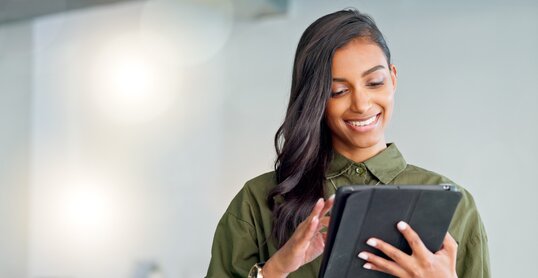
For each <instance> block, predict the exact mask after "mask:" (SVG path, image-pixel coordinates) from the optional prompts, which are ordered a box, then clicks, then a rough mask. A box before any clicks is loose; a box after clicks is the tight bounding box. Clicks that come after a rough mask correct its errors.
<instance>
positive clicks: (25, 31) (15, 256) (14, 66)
mask: <svg viewBox="0 0 538 278" xmlns="http://www.w3.org/2000/svg"><path fill="white" fill-rule="evenodd" d="M31 50H32V26H31V24H29V23H18V24H9V25H2V26H0V277H24V276H25V275H26V266H27V248H28V245H27V242H28V241H27V239H28V235H27V231H28V183H29V178H28V174H29V151H28V149H29V138H30V96H31V84H32V51H31Z"/></svg>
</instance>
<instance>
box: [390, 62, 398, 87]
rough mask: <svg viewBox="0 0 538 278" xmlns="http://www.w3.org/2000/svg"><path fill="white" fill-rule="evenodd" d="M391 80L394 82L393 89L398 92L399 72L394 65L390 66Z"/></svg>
mask: <svg viewBox="0 0 538 278" xmlns="http://www.w3.org/2000/svg"><path fill="white" fill-rule="evenodd" d="M389 67H390V79H391V81H392V87H393V89H394V90H395V91H396V85H398V70H397V69H396V66H395V65H394V64H390V66H389Z"/></svg>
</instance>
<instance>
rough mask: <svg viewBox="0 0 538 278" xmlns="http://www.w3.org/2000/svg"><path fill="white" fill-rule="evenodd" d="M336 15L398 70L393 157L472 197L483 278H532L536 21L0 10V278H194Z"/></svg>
mask: <svg viewBox="0 0 538 278" xmlns="http://www.w3.org/2000/svg"><path fill="white" fill-rule="evenodd" d="M346 7H356V8H358V9H359V10H361V11H363V12H366V13H368V14H370V15H372V16H373V17H374V19H375V20H376V22H377V23H378V26H379V28H380V29H381V31H382V32H383V33H384V35H385V37H386V39H387V42H388V44H389V47H390V48H391V51H392V55H393V59H394V60H393V61H394V63H395V64H396V65H397V67H398V73H399V87H398V90H397V95H396V108H395V110H396V111H395V116H394V118H393V122H392V125H391V128H390V130H389V134H388V135H389V136H388V139H389V141H393V142H396V144H397V145H398V147H399V148H400V149H401V151H402V152H403V154H404V155H405V157H406V159H407V160H408V162H410V163H413V164H416V165H419V166H422V167H425V168H427V169H430V170H433V171H436V172H439V173H442V174H444V175H446V176H448V177H450V178H451V179H453V180H454V181H455V182H457V183H459V184H461V185H463V186H465V187H466V188H467V189H469V190H470V191H471V192H472V194H473V195H474V197H475V200H476V202H477V205H478V208H479V210H480V212H481V214H482V217H483V220H484V223H485V225H486V228H487V231H488V234H489V247H490V252H491V263H492V270H493V274H494V276H495V277H531V276H534V275H535V252H536V250H537V249H538V240H536V237H535V234H536V230H537V229H538V217H537V215H536V212H537V211H538V202H537V201H536V196H537V193H538V183H537V182H536V176H535V175H534V174H535V172H536V169H537V166H538V147H537V145H536V142H537V141H538V124H537V122H538V121H537V120H538V110H537V109H536V106H537V105H538V89H537V88H538V87H537V86H536V76H538V54H537V50H538V17H537V16H536V15H538V2H536V1H530V0H529V1H524V0H513V1H498V0H493V1H464V0H457V1H426V0H423V1H418V0H408V1H395V0H383V1H307V0H148V1H126V0H125V1H118V0H0V277H7V278H11V277H12V278H19V277H21V278H22V277H32V278H34V277H41V278H45V277H47V278H53V277H54V278H60V277H62V278H66V277H76V278H95V277H105V278H106V277H134V278H142V277H154V278H155V277H202V276H204V275H205V271H206V269H207V265H208V262H209V258H210V249H211V241H212V237H213V233H214V229H215V227H216V224H217V222H218V220H219V218H220V216H221V215H222V214H223V213H224V211H225V209H226V207H227V205H228V203H229V202H230V201H231V199H232V198H233V196H234V195H235V194H236V193H237V191H238V190H239V189H240V188H241V187H242V186H243V184H244V183H245V182H246V181H247V180H248V179H250V178H253V177H255V176H257V175H259V174H261V173H263V172H266V171H270V170H271V166H272V163H273V161H274V158H275V155H274V149H273V145H272V140H273V136H274V133H275V131H276V129H277V128H278V126H279V124H280V123H281V121H282V119H283V117H284V112H285V109H286V105H287V99H288V94H289V87H290V83H291V70H292V63H293V55H294V52H295V48H296V46H297V43H298V41H299V38H300V36H301V34H302V32H303V31H304V29H305V28H306V27H307V26H308V25H309V24H310V23H312V22H313V21H314V20H315V19H317V18H318V17H320V16H322V15H325V14H327V13H330V12H334V11H336V10H339V9H343V8H346ZM533 142H534V143H533Z"/></svg>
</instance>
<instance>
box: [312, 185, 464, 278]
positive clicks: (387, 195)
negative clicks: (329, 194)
mask: <svg viewBox="0 0 538 278" xmlns="http://www.w3.org/2000/svg"><path fill="white" fill-rule="evenodd" d="M460 199H461V193H460V192H458V191H457V190H456V187H455V186H453V185H381V186H366V185H350V186H343V187H340V188H338V190H337V191H336V196H335V203H334V206H333V208H332V212H331V220H330V222H329V230H328V234H327V241H326V243H325V250H324V252H323V259H322V264H321V268H320V272H319V277H322V278H336V277H338V278H345V277H392V276H390V275H388V274H385V273H382V272H378V271H373V270H367V269H364V268H363V267H362V266H363V265H364V264H365V263H366V262H365V261H364V260H362V259H360V258H358V257H357V255H358V254H359V253H360V252H361V251H368V252H371V253H373V254H376V255H378V256H381V257H384V258H387V259H388V257H387V256H386V255H385V254H383V253H382V252H381V251H379V250H377V249H375V248H372V247H370V246H368V245H367V244H366V240H368V239H369V238H370V237H376V238H379V239H381V240H384V241H385V242H387V243H389V244H391V245H393V246H395V247H397V248H399V249H400V250H402V251H404V252H406V253H407V254H411V249H410V247H409V245H408V243H407V241H406V240H405V238H404V237H403V235H402V234H401V233H400V232H399V231H398V229H397V228H396V224H397V223H398V222H399V221H401V220H403V221H405V222H407V223H408V224H409V225H410V226H411V228H413V230H415V231H416V232H417V233H418V235H419V236H420V238H421V239H422V241H423V242H424V244H425V245H426V247H427V248H428V249H429V250H430V251H432V252H437V251H438V250H439V249H440V248H441V245H442V243H443V239H444V237H445V235H446V232H447V231H448V227H449V225H450V222H451V220H452V216H453V214H454V211H455V210H456V207H457V206H458V203H459V201H460Z"/></svg>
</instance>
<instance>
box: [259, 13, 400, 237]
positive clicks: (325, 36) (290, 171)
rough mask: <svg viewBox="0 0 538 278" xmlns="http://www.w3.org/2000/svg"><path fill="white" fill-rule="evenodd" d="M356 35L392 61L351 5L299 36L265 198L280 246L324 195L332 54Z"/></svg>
mask: <svg viewBox="0 0 538 278" xmlns="http://www.w3.org/2000/svg"><path fill="white" fill-rule="evenodd" d="M355 38H365V39H368V40H369V41H371V42H373V43H375V44H377V45H378V46H379V47H380V48H381V49H382V50H383V52H384V54H385V56H386V58H387V62H388V64H390V51H389V49H388V47H387V44H386V42H385V39H384V38H383V35H382V34H381V32H380V31H379V29H378V28H377V26H376V25H375V23H374V20H373V19H372V18H371V17H369V16H368V15H365V14H362V13H360V12H359V11H357V10H355V9H346V10H342V11H337V12H335V13H331V14H328V15H325V16H323V17H321V18H319V19H318V20H316V21H315V22H314V23H312V24H311V25H310V26H309V27H308V28H307V29H306V30H305V32H304V33H303V35H302V36H301V39H300V40H299V44H298V46H297V51H296V53H295V61H294V64H293V77H292V83H291V94H290V101H289V104H288V109H287V111H286V117H285V119H284V122H283V123H282V125H281V126H280V128H279V129H278V131H277V132H276V135H275V149H276V153H277V159H276V162H275V172H276V179H277V184H278V185H277V186H276V187H275V188H274V189H273V190H272V191H271V192H270V193H269V196H268V199H267V201H268V203H269V207H270V208H271V210H272V213H273V229H272V231H271V235H272V237H273V238H274V239H275V240H276V242H277V244H278V246H279V247H281V246H282V245H284V243H286V241H287V240H288V239H289V238H290V236H291V234H292V233H293V231H294V230H295V228H296V227H297V226H298V225H299V223H301V222H302V221H303V220H304V219H306V217H307V216H308V215H309V214H310V212H311V210H312V208H313V207H314V204H315V203H316V201H317V199H319V198H321V197H323V193H324V189H323V187H324V184H325V172H326V171H327V167H328V164H329V162H330V160H331V159H332V155H333V153H332V152H333V151H332V143H331V132H330V130H329V128H328V126H327V124H326V122H325V118H324V114H325V105H326V103H327V100H328V99H329V97H330V93H331V84H332V73H331V66H332V59H333V55H334V53H335V51H336V50H337V49H339V48H341V47H343V46H344V45H345V44H347V43H348V42H349V41H351V40H352V39H355Z"/></svg>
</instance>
